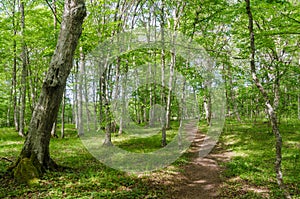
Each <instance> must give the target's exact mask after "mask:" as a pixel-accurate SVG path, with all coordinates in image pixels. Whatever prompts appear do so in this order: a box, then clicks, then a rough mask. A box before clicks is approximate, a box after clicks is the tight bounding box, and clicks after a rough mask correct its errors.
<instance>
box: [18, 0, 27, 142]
mask: <svg viewBox="0 0 300 199" xmlns="http://www.w3.org/2000/svg"><path fill="white" fill-rule="evenodd" d="M24 9H25V8H24V2H23V1H21V3H20V12H21V35H22V54H21V59H22V76H21V93H20V94H21V96H20V97H21V107H20V119H19V135H20V136H22V137H24V136H25V130H24V129H25V110H26V86H27V85H26V78H27V52H26V51H27V50H26V42H25V38H24V37H25V10H24Z"/></svg>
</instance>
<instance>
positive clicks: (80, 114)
mask: <svg viewBox="0 0 300 199" xmlns="http://www.w3.org/2000/svg"><path fill="white" fill-rule="evenodd" d="M84 68H85V54H84V53H83V50H82V47H80V63H79V71H77V72H78V77H79V78H78V79H79V80H78V93H77V96H76V97H77V98H78V99H77V102H78V118H77V121H78V124H77V130H78V136H83V135H84V129H83V122H84V121H83V76H84Z"/></svg>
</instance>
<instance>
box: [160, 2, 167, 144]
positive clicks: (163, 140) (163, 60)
mask: <svg viewBox="0 0 300 199" xmlns="http://www.w3.org/2000/svg"><path fill="white" fill-rule="evenodd" d="M164 12H165V1H164V0H162V7H161V23H160V28H161V40H162V50H161V86H162V91H161V92H162V96H161V98H162V99H161V100H162V107H165V110H166V105H165V101H166V100H165V98H166V96H165V93H164V89H165V68H166V55H165V47H164V45H165V44H164V42H165V41H164V39H165V31H164V28H165V21H164V17H165V16H164ZM161 123H162V130H161V137H162V138H161V145H162V146H166V145H167V132H166V115H165V116H164V115H162V118H161Z"/></svg>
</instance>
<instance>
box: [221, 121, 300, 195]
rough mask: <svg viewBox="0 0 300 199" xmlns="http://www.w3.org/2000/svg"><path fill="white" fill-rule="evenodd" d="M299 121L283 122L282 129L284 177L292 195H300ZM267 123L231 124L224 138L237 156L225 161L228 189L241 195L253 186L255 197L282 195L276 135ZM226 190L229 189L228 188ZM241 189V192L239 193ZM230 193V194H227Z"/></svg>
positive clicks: (227, 145)
mask: <svg viewBox="0 0 300 199" xmlns="http://www.w3.org/2000/svg"><path fill="white" fill-rule="evenodd" d="M299 129H300V122H299V121H298V122H297V121H295V122H293V124H292V125H291V124H287V123H285V122H282V123H281V124H280V131H281V134H282V138H283V148H282V155H283V157H282V170H283V176H284V180H285V182H286V184H287V187H288V188H289V190H290V192H291V194H292V195H293V197H295V198H299V197H300V191H299V190H300V184H299V179H300V160H299V158H298V157H299V155H297V154H299V153H300V145H299V140H300V132H299ZM270 131H271V130H270V127H269V126H268V124H265V123H263V122H261V123H258V124H255V125H252V124H240V123H231V124H227V125H226V130H225V132H224V133H223V135H222V137H221V142H222V143H225V145H224V147H225V148H226V149H228V150H231V151H233V152H234V153H235V157H234V158H233V159H232V160H231V161H229V162H228V163H226V164H224V166H225V168H226V169H225V171H224V172H223V175H224V177H225V178H226V179H227V180H226V185H225V187H226V189H227V190H228V189H229V190H231V192H232V193H231V194H232V195H235V196H238V195H240V194H241V193H242V192H245V188H243V187H247V186H248V187H249V186H250V187H252V188H251V190H252V191H250V192H251V194H254V195H252V196H251V197H252V198H282V197H283V195H282V193H281V191H280V190H279V188H278V186H277V183H276V176H275V170H274V162H275V155H276V154H275V138H274V135H273V134H272V133H271V132H270ZM223 191H224V190H223ZM225 192H226V191H225ZM239 192H241V193H239ZM226 194H229V193H226ZM254 196H255V197H254Z"/></svg>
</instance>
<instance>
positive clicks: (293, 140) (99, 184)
mask: <svg viewBox="0 0 300 199" xmlns="http://www.w3.org/2000/svg"><path fill="white" fill-rule="evenodd" d="M176 126H177V125H176V124H174V125H173V129H172V130H170V131H168V135H169V138H168V141H170V140H171V138H172V136H174V135H175V134H176V131H177V130H176ZM269 129H270V128H269V127H268V124H266V123H264V122H257V123H256V124H253V123H252V122H249V123H248V122H247V123H237V122H235V121H230V120H229V121H227V123H226V126H225V131H224V132H223V133H222V135H221V138H220V140H219V143H218V145H217V146H216V147H215V148H214V150H213V151H212V153H210V155H209V156H207V157H205V158H199V157H197V152H198V149H199V145H200V144H201V142H202V140H203V138H204V135H203V134H200V133H199V134H197V136H196V139H195V141H194V142H193V144H192V146H191V148H190V150H189V151H188V152H186V153H185V154H184V155H183V156H181V157H180V158H179V159H178V160H177V161H176V162H174V163H173V164H172V165H170V166H168V167H167V168H164V169H162V170H160V171H156V172H152V173H148V174H141V175H133V174H126V173H124V172H120V171H117V170H114V169H111V168H108V167H106V166H105V165H103V164H101V163H100V162H99V161H98V160H96V159H95V158H94V157H93V156H92V155H90V154H89V152H88V151H87V150H86V149H85V147H84V146H83V145H82V142H81V140H80V139H79V138H78V137H77V133H76V131H75V129H74V127H73V126H72V125H67V128H66V137H65V139H52V140H51V146H50V149H51V154H52V157H53V159H54V160H55V161H56V162H57V163H59V164H60V165H63V166H67V167H70V168H71V169H68V170H65V171H64V172H48V173H46V174H45V175H44V177H43V179H42V180H41V181H40V182H39V183H38V184H35V185H32V186H27V185H20V184H17V183H15V182H14V181H13V180H12V179H11V178H10V177H9V176H7V175H4V172H5V170H6V168H7V167H8V166H9V165H10V162H9V161H8V160H11V161H14V160H15V158H16V157H17V155H18V154H19V152H20V150H21V148H22V145H23V142H24V140H23V138H21V137H19V136H18V134H17V133H16V132H14V130H13V129H10V128H1V129H0V158H1V160H0V182H1V183H0V198H122V199H123V198H200V199H201V198H204V199H206V198H282V197H283V195H282V193H281V192H280V190H279V189H278V187H277V184H276V178H275V177H276V176H275V174H274V160H275V158H274V157H275V149H274V136H273V134H272V133H271V132H270V130H269ZM200 130H201V132H205V131H206V130H207V127H206V126H205V125H201V126H200ZM281 132H282V136H283V141H284V145H283V175H284V180H285V182H286V183H287V187H288V189H289V190H290V192H291V194H292V196H293V198H300V183H299V182H300V157H299V155H300V142H299V141H300V122H299V121H296V120H295V121H288V122H281ZM58 133H59V132H58ZM123 136H124V139H123V141H121V142H118V143H116V144H117V145H118V146H120V147H122V148H124V149H127V150H129V151H135V152H148V151H152V150H155V149H158V148H159V147H160V135H159V134H157V135H155V136H152V137H148V138H141V139H131V140H126V139H125V138H126V135H123Z"/></svg>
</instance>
